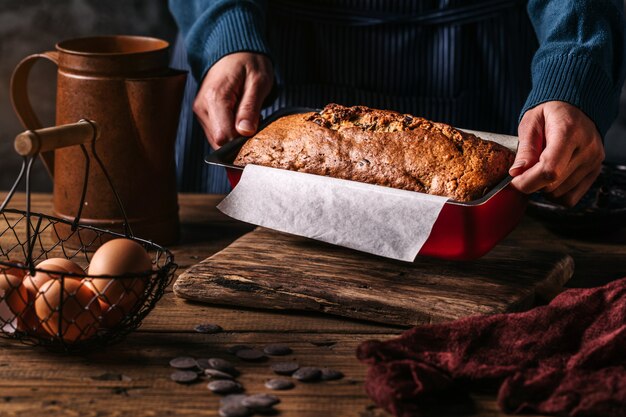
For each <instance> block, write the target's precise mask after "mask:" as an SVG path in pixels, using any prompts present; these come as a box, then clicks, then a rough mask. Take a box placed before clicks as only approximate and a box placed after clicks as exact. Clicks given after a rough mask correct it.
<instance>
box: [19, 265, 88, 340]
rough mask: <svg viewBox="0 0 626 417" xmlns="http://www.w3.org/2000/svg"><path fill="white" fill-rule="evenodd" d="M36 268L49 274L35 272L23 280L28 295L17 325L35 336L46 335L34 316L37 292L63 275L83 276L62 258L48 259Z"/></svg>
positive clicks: (80, 271) (75, 266)
mask: <svg viewBox="0 0 626 417" xmlns="http://www.w3.org/2000/svg"><path fill="white" fill-rule="evenodd" d="M36 268H38V269H45V270H47V271H49V272H47V273H46V272H42V271H37V272H35V275H32V276H31V275H30V274H27V275H26V277H25V278H24V283H23V285H24V287H25V288H26V292H27V294H28V303H27V307H26V308H25V309H24V312H23V313H22V320H21V323H19V327H20V329H21V330H25V331H27V332H29V333H33V334H37V335H46V334H47V333H46V332H45V331H43V329H42V328H41V323H40V322H39V320H38V319H37V315H36V314H35V299H36V298H37V295H38V293H39V290H40V289H41V288H43V286H44V284H45V283H46V282H48V281H50V280H55V279H57V280H58V279H60V278H61V277H62V276H63V275H64V274H65V273H67V272H73V273H75V274H84V273H85V272H84V271H83V269H82V268H81V267H80V266H78V265H77V264H76V263H74V262H72V261H70V260H67V259H64V258H50V259H46V260H45V261H42V262H40V263H39V264H37V266H36ZM55 272H56V273H55Z"/></svg>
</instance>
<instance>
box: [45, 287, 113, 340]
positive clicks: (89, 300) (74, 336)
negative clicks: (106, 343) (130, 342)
mask: <svg viewBox="0 0 626 417" xmlns="http://www.w3.org/2000/svg"><path fill="white" fill-rule="evenodd" d="M61 300H62V301H63V304H62V305H61ZM35 311H36V312H37V318H38V319H39V321H40V322H41V325H42V327H43V328H44V329H45V330H46V331H47V332H48V333H49V334H50V335H52V336H55V337H60V338H61V339H63V340H64V341H65V342H70V343H72V342H77V341H81V340H86V339H89V338H90V337H93V336H94V335H95V333H96V331H97V330H98V327H99V318H100V315H101V310H100V305H99V304H98V300H97V298H96V295H95V294H94V293H93V292H92V291H91V290H90V289H89V288H87V286H86V285H84V284H83V283H82V281H80V280H78V279H75V278H65V279H64V281H63V288H62V286H61V281H60V280H56V279H55V280H50V281H47V282H46V283H44V284H43V286H42V287H41V289H40V290H39V294H37V298H36V300H35ZM59 318H60V319H61V322H60V325H59Z"/></svg>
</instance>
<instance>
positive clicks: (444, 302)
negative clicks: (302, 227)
mask: <svg viewBox="0 0 626 417" xmlns="http://www.w3.org/2000/svg"><path fill="white" fill-rule="evenodd" d="M573 271H574V262H573V260H572V258H571V257H570V256H568V255H564V254H558V253H546V252H540V251H534V250H532V249H528V248H520V247H513V246H504V245H499V246H497V247H496V248H495V249H494V250H493V251H491V252H490V253H489V254H488V255H487V256H485V257H483V258H481V259H478V260H476V261H471V262H467V261H463V262H461V261H459V262H454V261H444V260H438V259H430V258H420V257H418V259H417V261H416V262H414V263H412V264H411V263H404V262H400V261H393V260H389V259H385V258H380V257H375V256H372V255H367V254H363V253H361V252H357V251H353V250H350V249H345V248H341V247H337V246H332V245H329V244H325V243H322V242H318V241H314V240H311V239H306V238H301V237H297V236H292V235H288V234H284V233H279V232H275V231H272V230H268V229H264V228H257V229H255V230H254V231H252V232H250V233H248V234H246V235H244V236H242V237H241V238H239V239H238V240H236V241H235V242H233V243H232V244H231V245H230V246H228V247H227V248H226V249H224V250H222V251H221V252H218V253H216V254H215V255H213V256H211V257H210V258H208V259H206V260H204V261H202V262H200V263H199V264H197V265H194V266H192V267H191V268H189V269H188V270H186V271H185V272H183V273H182V274H181V275H180V276H179V278H178V280H177V281H176V283H175V284H174V292H175V293H176V295H178V296H180V297H183V298H186V299H189V300H194V301H201V302H206V303H211V304H223V305H236V306H246V307H253V308H268V309H293V310H311V311H318V312H325V313H331V314H336V315H340V316H346V317H352V318H357V319H365V320H372V321H376V322H381V323H388V324H398V325H404V326H410V325H417V324H425V323H433V322H440V321H445V320H453V319H456V318H459V317H465V316H470V315H475V314H493V313H502V312H508V311H519V310H524V309H527V308H530V307H531V306H532V305H533V302H534V300H535V297H536V296H537V295H540V296H542V297H544V298H551V297H553V296H554V295H555V294H557V293H558V291H559V290H560V289H561V287H562V285H563V284H564V283H565V282H567V280H568V279H569V278H571V276H572V274H573Z"/></svg>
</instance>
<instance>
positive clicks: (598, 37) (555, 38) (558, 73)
mask: <svg viewBox="0 0 626 417" xmlns="http://www.w3.org/2000/svg"><path fill="white" fill-rule="evenodd" d="M528 15H529V17H530V19H531V22H532V24H533V27H534V29H535V32H536V34H537V38H538V41H539V49H538V50H537V52H536V54H535V56H534V58H533V61H532V67H531V74H532V89H531V91H530V94H529V96H528V98H527V100H526V103H525V104H524V107H523V109H522V112H521V115H520V119H521V117H522V116H523V115H524V113H525V112H526V111H527V110H529V109H531V108H532V107H535V106H537V105H539V104H541V103H544V102H546V101H552V100H558V101H565V102H568V103H570V104H572V105H574V106H576V107H578V108H579V109H581V110H582V111H583V112H584V113H585V114H586V115H587V116H589V118H590V119H591V120H593V121H594V122H595V124H596V126H597V128H598V131H599V132H600V134H601V135H602V136H604V134H605V133H606V131H607V130H608V128H609V126H610V125H611V122H612V121H613V120H614V119H615V117H616V115H617V110H618V106H619V95H620V90H621V87H622V84H623V82H624V75H625V70H626V66H625V62H624V60H625V58H624V54H625V43H626V42H625V40H624V5H623V3H622V0H530V1H529V2H528Z"/></svg>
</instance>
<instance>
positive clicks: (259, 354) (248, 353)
mask: <svg viewBox="0 0 626 417" xmlns="http://www.w3.org/2000/svg"><path fill="white" fill-rule="evenodd" d="M235 355H236V356H237V357H238V358H239V359H243V360H244V361H260V360H262V359H265V358H266V356H265V354H264V353H263V351H260V350H259V349H247V348H246V349H241V350H238V351H237V352H236V353H235Z"/></svg>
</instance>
